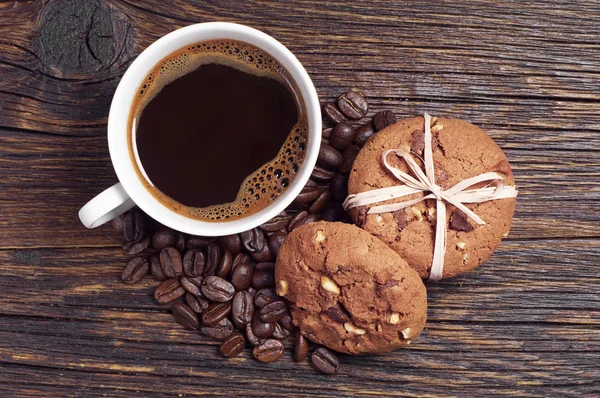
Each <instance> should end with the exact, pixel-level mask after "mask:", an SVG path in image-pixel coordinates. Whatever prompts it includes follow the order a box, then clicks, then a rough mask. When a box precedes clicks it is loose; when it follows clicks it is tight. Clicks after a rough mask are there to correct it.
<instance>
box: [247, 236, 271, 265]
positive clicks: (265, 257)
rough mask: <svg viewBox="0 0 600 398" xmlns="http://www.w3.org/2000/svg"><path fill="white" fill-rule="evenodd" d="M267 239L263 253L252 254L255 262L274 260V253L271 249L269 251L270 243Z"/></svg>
mask: <svg viewBox="0 0 600 398" xmlns="http://www.w3.org/2000/svg"><path fill="white" fill-rule="evenodd" d="M264 239H265V243H264V245H263V248H262V250H261V251H259V252H257V253H250V257H252V259H253V260H254V261H271V260H273V253H271V249H269V245H268V242H266V239H267V238H266V237H265V238H264Z"/></svg>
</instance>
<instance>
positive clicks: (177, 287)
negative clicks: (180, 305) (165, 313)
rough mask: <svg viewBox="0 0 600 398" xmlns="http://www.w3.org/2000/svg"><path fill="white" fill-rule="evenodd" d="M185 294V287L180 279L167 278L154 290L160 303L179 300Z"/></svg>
mask: <svg viewBox="0 0 600 398" xmlns="http://www.w3.org/2000/svg"><path fill="white" fill-rule="evenodd" d="M184 294H185V289H184V288H183V286H181V283H179V279H177V278H171V279H167V280H166V281H164V282H163V283H161V284H160V285H158V287H157V288H156V289H155V290H154V298H155V299H156V301H158V302H159V304H167V303H170V302H171V301H175V300H177V299H178V298H179V297H181V296H183V295H184Z"/></svg>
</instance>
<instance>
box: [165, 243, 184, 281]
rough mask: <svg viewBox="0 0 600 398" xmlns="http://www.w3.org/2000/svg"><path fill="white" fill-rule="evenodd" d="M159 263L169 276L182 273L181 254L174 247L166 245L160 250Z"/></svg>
mask: <svg viewBox="0 0 600 398" xmlns="http://www.w3.org/2000/svg"><path fill="white" fill-rule="evenodd" d="M160 265H161V266H162V269H163V272H164V273H165V275H166V276H168V277H169V278H173V277H176V276H179V275H181V274H182V273H183V263H182V261H181V254H179V252H178V251H177V249H175V248H174V247H167V248H165V249H162V250H161V252H160Z"/></svg>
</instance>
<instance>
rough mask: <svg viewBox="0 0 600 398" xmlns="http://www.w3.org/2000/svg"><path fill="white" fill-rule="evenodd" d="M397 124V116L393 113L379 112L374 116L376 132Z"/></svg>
mask: <svg viewBox="0 0 600 398" xmlns="http://www.w3.org/2000/svg"><path fill="white" fill-rule="evenodd" d="M394 123H396V116H394V113H393V112H392V111H381V112H377V113H376V114H375V116H373V124H374V125H375V130H377V131H379V130H383V129H384V128H386V127H387V126H389V125H391V124H394Z"/></svg>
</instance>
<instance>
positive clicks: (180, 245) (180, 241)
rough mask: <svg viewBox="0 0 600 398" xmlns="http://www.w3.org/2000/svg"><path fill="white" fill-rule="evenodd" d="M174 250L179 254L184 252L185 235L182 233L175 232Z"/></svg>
mask: <svg viewBox="0 0 600 398" xmlns="http://www.w3.org/2000/svg"><path fill="white" fill-rule="evenodd" d="M175 249H177V250H179V253H183V251H184V250H185V235H184V234H183V232H177V237H176V239H175Z"/></svg>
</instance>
